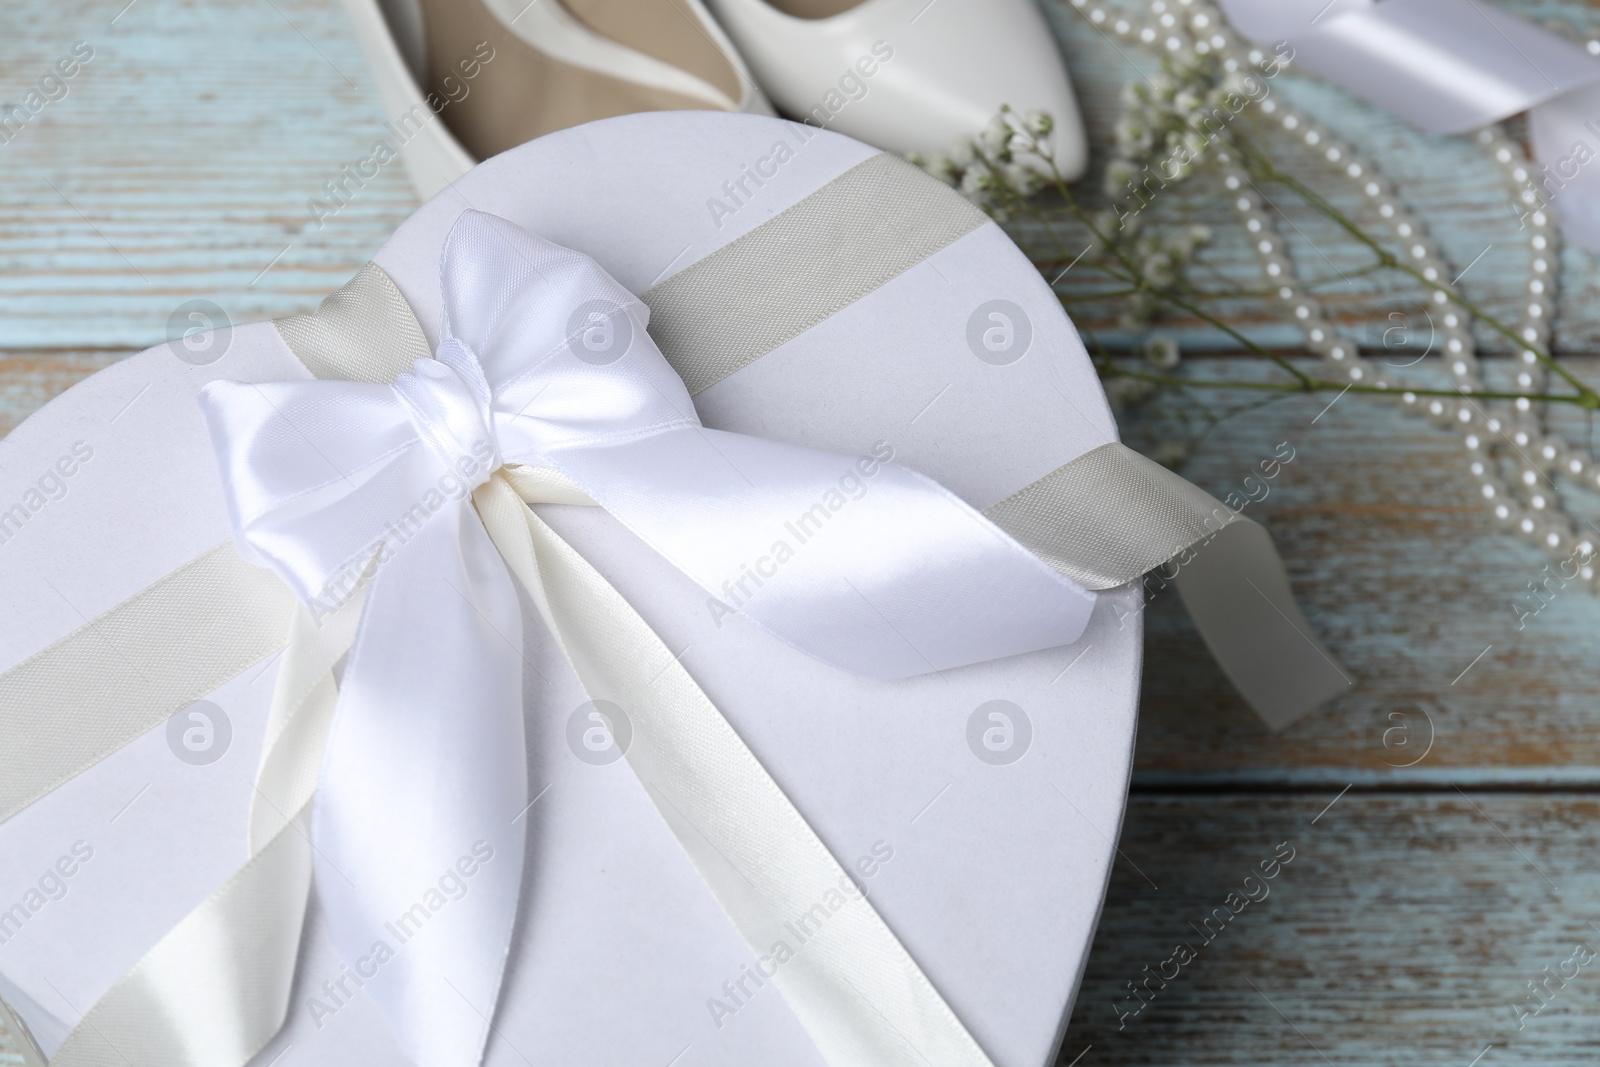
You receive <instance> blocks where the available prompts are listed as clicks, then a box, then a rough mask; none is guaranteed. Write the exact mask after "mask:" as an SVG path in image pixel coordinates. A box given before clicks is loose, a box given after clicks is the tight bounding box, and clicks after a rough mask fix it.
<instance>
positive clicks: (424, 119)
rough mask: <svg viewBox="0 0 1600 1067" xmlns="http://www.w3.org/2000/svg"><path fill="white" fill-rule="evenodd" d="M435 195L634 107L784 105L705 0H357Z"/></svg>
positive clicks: (401, 134) (415, 163)
mask: <svg viewBox="0 0 1600 1067" xmlns="http://www.w3.org/2000/svg"><path fill="white" fill-rule="evenodd" d="M344 3H345V8H346V10H347V11H348V12H349V15H350V20H351V22H352V24H353V27H354V29H355V31H356V36H357V38H358V39H359V40H360V42H361V47H362V51H363V52H364V53H365V54H366V57H367V64H368V66H369V67H370V68H371V70H372V73H373V76H374V78H375V80H376V81H377V83H378V91H379V94H380V95H381V97H382V99H383V106H384V111H385V113H386V114H387V116H388V118H389V128H390V134H391V137H390V141H391V142H397V144H396V147H397V148H398V150H399V153H400V156H401V158H402V159H404V160H405V164H406V170H407V171H408V173H409V174H410V176H411V183H412V185H413V186H414V187H415V188H416V190H417V194H418V195H419V196H421V197H422V198H423V199H427V198H428V197H430V196H432V195H433V194H434V193H436V192H438V191H439V190H440V189H442V188H444V187H445V186H446V185H448V184H450V182H452V181H454V180H455V179H456V178H458V177H460V176H461V175H463V174H465V173H466V172H467V171H468V170H470V169H471V168H472V166H473V165H474V164H475V163H476V162H477V161H478V160H480V159H486V158H488V157H489V156H492V155H495V154H496V153H499V152H503V151H505V150H506V149H508V148H513V147H515V146H516V145H519V144H521V143H523V142H524V141H531V140H533V139H534V138H535V137H540V136H543V135H544V134H546V133H551V132H553V131H555V130H559V129H564V128H566V127H568V126H576V125H578V124H580V123H583V122H589V121H591V120H594V119H600V118H608V117H610V116H612V115H624V114H628V113H630V112H634V111H660V110H673V109H686V108H687V109H696V110H708V109H709V110H724V111H747V112H753V113H756V114H764V115H765V114H771V113H772V108H771V105H770V104H768V103H767V99H766V97H765V96H763V95H762V93H761V90H760V89H759V88H757V87H756V84H755V81H754V80H753V79H752V78H751V76H750V72H749V70H748V69H747V68H746V67H745V65H744V61H743V60H742V59H741V58H740V57H739V54H738V52H737V51H736V50H735V49H734V47H733V44H732V42H730V41H729V40H728V38H727V36H726V35H725V34H724V33H723V31H722V29H721V28H720V27H719V26H718V25H717V23H716V21H715V20H714V19H712V18H711V16H710V14H709V13H708V12H707V11H706V9H705V7H704V6H703V5H702V4H701V2H700V0H534V2H531V3H530V2H529V0H344Z"/></svg>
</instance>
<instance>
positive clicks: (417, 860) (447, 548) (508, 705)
mask: <svg viewBox="0 0 1600 1067" xmlns="http://www.w3.org/2000/svg"><path fill="white" fill-rule="evenodd" d="M441 271H442V283H443V294H444V301H443V306H444V317H443V323H442V327H441V338H442V339H441V343H440V345H439V348H438V350H437V352H436V357H437V358H436V359H435V360H417V361H416V364H415V369H414V372H412V373H409V374H402V375H401V376H400V377H399V378H398V379H397V380H396V381H395V382H394V383H393V384H392V385H377V384H366V383H360V382H341V381H292V382H273V383H263V384H246V383H237V382H218V383H213V384H212V385H210V386H208V387H207V388H206V389H205V391H204V393H203V395H202V408H203V410H204V412H205V415H206V419H207V422H208V425H209V427H210V430H211V436H212V440H213V443H214V445H215V447H216V451H217V454H218V456H219V462H220V466H221V472H222V482H223V488H224V493H225V496H226V498H227V502H228V507H229V511H230V516H231V518H232V522H233V526H234V530H235V534H236V538H237V541H238V543H239V547H240V551H241V552H242V553H245V554H246V555H247V557H248V558H251V559H253V560H255V561H257V562H260V563H263V564H265V565H266V566H269V567H271V568H272V569H273V570H274V571H275V572H276V573H277V574H278V575H279V577H281V578H282V579H283V580H284V582H286V583H287V584H288V585H289V587H290V588H291V589H293V590H294V592H295V594H296V595H297V596H298V597H299V598H300V599H301V600H302V601H303V602H305V603H306V604H307V605H308V606H310V608H311V609H312V612H313V613H314V614H317V615H319V616H320V615H322V614H325V613H328V612H334V613H335V616H336V617H337V616H339V615H342V614H343V613H341V612H338V610H337V609H338V608H339V606H341V605H342V604H344V603H345V602H346V601H347V600H348V599H349V597H350V596H351V594H352V593H353V592H355V591H356V590H358V589H361V588H363V587H364V586H363V582H362V579H363V576H366V577H368V578H369V579H370V583H369V584H367V585H366V586H365V587H364V588H365V589H366V592H365V608H364V610H363V612H362V616H361V622H360V627H359V630H358V631H357V633H356V636H355V643H354V647H353V648H352V649H351V652H350V655H349V659H348V662H347V665H346V668H345V671H344V675H343V680H342V684H341V685H340V687H339V693H338V703H337V709H336V711H335V713H334V721H333V725H332V727H331V731H330V736H329V739H328V742H327V753H326V757H325V761H324V763H323V767H322V773H321V779H320V785H319V786H318V795H317V801H316V804H315V819H314V841H315V844H316V849H315V851H316V860H315V864H316V881H317V887H318V892H319V893H320V894H321V899H322V902H323V905H324V908H325V910H326V913H327V916H328V925H329V930H330V933H331V935H332V937H333V940H334V942H335V944H336V946H337V948H338V949H339V951H340V953H341V954H342V955H343V956H344V958H345V959H346V961H347V962H349V963H350V965H351V967H352V969H353V970H355V971H356V972H357V973H358V974H360V975H361V976H362V977H363V978H364V979H369V981H368V982H367V986H366V988H367V990H368V992H369V993H371V994H372V995H373V996H374V998H375V999H376V1000H377V1001H378V1002H379V1003H380V1005H382V1007H383V1008H384V1010H385V1011H386V1012H387V1014H388V1015H389V1017H390V1019H391V1020H392V1022H393V1025H394V1027H395V1029H396V1032H397V1034H398V1035H399V1037H400V1039H401V1041H402V1043H403V1045H404V1046H405V1047H406V1048H407V1049H408V1050H409V1051H410V1052H411V1053H412V1054H413V1055H414V1056H415V1057H416V1059H417V1061H418V1062H420V1063H426V1064H430V1065H431V1064H441V1065H447V1067H448V1065H457V1064H465V1065H470V1064H475V1063H477V1062H478V1060H479V1059H480V1058H481V1055H482V1050H483V1047H484V1042H485V1040H486V1037H487V1033H488V1029H489V1025H490V1023H489V1020H490V1019H491V1018H492V1017H493V1014H494V1011H495V1003H496V1000H497V998H498V992H499V986H500V981H501V977H502V973H503V970H504V965H505V959H506V952H507V947H508V943H509V938H510V935H511V930H512V926H513V923H514V919H515V915H516V908H517V900H518V891H519V886H520V884H521V875H522V866H523V840H522V836H521V834H520V833H518V832H516V826H514V825H513V823H512V820H513V818H514V817H515V816H516V815H517V814H518V813H519V812H520V811H521V810H522V809H523V807H524V806H525V805H526V803H527V784H526V780H525V770H524V765H525V755H524V740H523V725H522V716H523V693H522V684H521V683H522V670H523V663H522V625H523V623H522V612H521V608H520V605H519V603H518V597H517V592H516V588H515V585H514V584H513V580H512V577H511V574H510V572H509V571H508V569H507V566H506V563H505V561H504V560H503V559H502V555H501V551H500V550H499V549H497V548H496V544H495V542H494V541H492V540H491V538H490V536H489V533H488V532H486V530H485V528H484V524H483V522H482V521H480V519H479V516H478V514H477V513H476V512H475V511H474V508H473V505H472V498H473V490H474V489H476V488H478V487H480V486H484V485H486V484H487V483H489V482H490V480H491V477H492V476H496V472H499V471H501V470H502V468H504V469H505V474H508V475H510V476H512V477H515V476H516V475H517V472H518V471H519V470H521V469H523V468H528V467H533V468H548V469H553V470H555V471H558V472H559V473H560V475H561V476H564V478H565V480H566V481H568V482H570V483H572V484H573V485H575V486H576V487H577V489H578V490H579V491H581V493H582V494H584V495H586V496H587V497H589V498H591V499H593V500H594V501H596V502H597V503H598V504H600V505H601V506H603V507H605V508H606V509H607V510H608V511H609V512H610V513H611V514H612V515H613V516H615V517H616V518H617V519H618V520H620V521H621V522H623V523H624V524H625V525H626V526H628V527H629V529H631V530H632V531H633V532H634V533H635V534H637V535H638V536H639V537H640V538H641V539H643V540H644V541H645V542H646V543H648V544H649V545H651V546H652V547H653V548H654V549H655V550H656V551H658V552H660V553H661V554H662V555H663V556H664V557H665V558H666V559H668V560H669V561H671V562H672V563H673V564H674V565H676V566H677V567H679V568H680V569H681V570H682V571H683V572H684V573H685V574H687V575H688V576H689V577H691V578H692V579H693V580H694V581H696V582H697V583H698V584H699V585H700V586H702V587H703V588H704V589H705V590H706V591H707V593H708V610H710V611H712V612H713V613H714V614H719V615H720V614H723V613H731V612H732V611H734V610H737V611H741V612H743V613H744V614H746V615H747V616H748V617H749V618H750V619H752V620H753V621H755V622H757V623H759V624H760V625H762V626H763V627H765V628H766V629H767V630H769V631H770V632H771V633H773V634H775V635H776V636H778V637H780V638H782V639H783V640H785V641H787V642H789V643H791V644H792V645H794V646H795V647H797V648H799V649H801V650H803V651H805V652H807V653H809V654H810V655H812V656H815V657H816V658H818V659H820V660H822V661H824V662H826V663H828V664H830V665H832V666H834V667H838V668H841V669H844V670H849V671H852V672H855V673H859V674H865V675H871V676H877V677H886V678H893V677H904V676H909V675H914V674H921V673H925V672H928V671H935V670H943V669H947V668H952V667H959V666H962V665H965V664H969V663H974V662H980V661H984V660H988V659H993V658H997V657H1001V656H1007V655H1013V654H1017V653H1022V652H1028V651H1033V650H1036V649H1040V648H1046V647H1052V646H1055V645H1059V644H1064V643H1068V642H1070V641H1072V640H1075V639H1076V638H1077V636H1078V635H1079V634H1080V633H1081V631H1082V629H1083V627H1084V625H1085V624H1086V623H1087V620H1088V616H1089V613H1090V610H1091V608H1092V606H1093V602H1094V601H1093V594H1091V593H1088V592H1086V591H1085V590H1083V589H1082V587H1080V586H1078V585H1076V584H1075V583H1073V582H1072V581H1071V580H1069V579H1067V578H1065V577H1063V576H1062V575H1061V574H1059V573H1058V572H1057V571H1055V570H1054V569H1052V568H1051V567H1049V566H1048V565H1047V564H1045V563H1044V562H1042V561H1041V560H1039V559H1038V558H1037V557H1036V556H1035V555H1033V554H1032V553H1031V552H1029V551H1028V550H1026V549H1024V548H1023V547H1022V546H1021V545H1019V544H1017V543H1016V542H1015V541H1014V540H1012V539H1011V538H1010V537H1009V536H1007V535H1006V534H1005V533H1003V532H1002V531H1001V530H999V528H997V527H996V526H994V525H993V524H992V523H990V522H989V521H988V520H987V519H985V518H983V517H982V516H981V515H979V514H978V513H977V512H975V511H974V510H973V509H972V508H970V507H969V506H968V505H966V504H965V503H963V502H962V501H960V500H959V499H957V498H956V497H954V496H953V495H952V494H950V493H949V492H948V491H946V490H945V489H943V488H942V487H941V486H939V485H937V484H936V483H934V482H933V481H931V480H929V479H927V478H925V477H923V476H921V475H919V474H917V473H916V472H914V471H910V470H908V469H906V468H903V467H899V466H896V465H894V464H893V463H887V462H883V461H882V459H881V456H882V455H884V454H887V453H888V452H889V451H890V449H889V448H887V447H886V448H884V449H880V450H879V453H878V454H877V455H876V456H874V457H853V456H844V455H838V454H834V453H828V452H821V451H816V450H812V449H806V448H800V447H795V446H791V445H786V444H781V443H778V442H774V441H768V440H762V439H758V438H753V437H748V436H744V435H739V434H732V433H725V432H720V431H715V430H708V429H706V428H704V427H702V426H701V425H700V423H699V420H698V418H697V417H696V415H695V413H694V409H693V406H692V405H691V403H690V400H689V396H688V394H687V392H686V391H685V389H684V386H683V383H682V382H681V380H680V379H679V378H678V377H677V375H676V374H675V373H674V372H673V371H672V370H671V368H670V367H669V366H668V364H667V363H666V361H665V360H664V359H663V357H662V356H661V354H660V352H659V351H658V350H657V349H656V347H655V345H654V343H653V342H652V341H651V340H650V337H649V335H648V334H647V333H646V332H645V324H646V321H647V316H648V311H647V309H646V308H645V307H644V306H643V305H642V304H640V303H639V302H638V301H637V299H636V298H635V297H633V295H632V294H630V293H628V292H627V291H626V290H624V289H623V288H622V287H621V286H619V285H618V284H617V283H616V282H614V281H613V280H612V279H611V278H610V277H608V276H607V275H606V274H605V273H604V272H603V271H601V270H600V268H599V267H598V266H596V265H595V264H594V263H593V262H591V261H590V260H589V259H587V258H586V257H584V256H582V255H579V254H577V253H575V252H571V251H569V250H567V249H563V248H560V247H558V246H556V245H553V244H550V243H549V242H546V241H543V240H541V239H539V238H536V237H533V236H531V235H529V234H527V233H525V232H523V231H521V230H519V229H518V228H516V227H515V226H513V225H512V224H510V223H508V222H506V221H504V220H502V219H499V218H496V217H494V216H490V215H485V214H482V213H479V212H471V211H469V212H466V213H465V214H463V216H462V217H461V219H460V220H459V221H458V222H457V224H456V226H455V228H454V229H453V230H452V231H451V233H450V235H449V237H448V238H447V240H446V242H445V248H444V253H443V260H442V265H441ZM504 477H505V475H501V476H500V477H499V478H498V479H497V482H496V484H497V485H498V484H499V481H503V480H504ZM478 495H479V497H480V500H481V499H488V498H487V497H484V496H483V494H482V493H481V492H480V493H479V494H478ZM500 495H501V496H504V495H505V493H504V492H501V493H500ZM481 506H482V505H481V504H480V507H481ZM517 506H518V507H522V505H520V504H518V505H517ZM522 510H523V511H524V512H525V510H526V509H525V507H524V508H522ZM501 525H504V523H503V522H502V523H501ZM780 544H782V545H784V546H787V551H782V550H780V549H779V545H780ZM530 566H531V564H528V563H527V562H526V561H524V562H522V563H520V564H518V567H519V570H518V573H519V577H522V578H523V580H524V582H525V583H526V582H527V581H529V580H532V579H530V578H528V577H525V576H524V572H525V571H527V570H528V568H529V567H530ZM535 577H536V576H535ZM530 592H532V590H530ZM579 666H580V673H582V670H581V669H582V664H579ZM730 751H731V750H730ZM469 871H470V873H469ZM724 905H725V906H728V901H726V900H724ZM735 920H736V921H738V916H737V915H736V916H735ZM380 944H381V945H383V946H385V949H386V951H385V952H383V953H380V952H379V951H378V946H379V945H380ZM379 955H382V956H383V957H384V958H382V959H378V958H377V957H378V956H379ZM912 969H913V970H914V968H912ZM441 978H442V979H443V980H445V981H447V982H448V983H449V985H450V986H451V987H453V988H454V990H455V995H453V996H452V995H450V994H449V992H448V991H443V992H441V990H442V987H441V986H440V985H439V982H440V980H441ZM951 1022H952V1023H953V1020H951ZM941 1025H942V1024H941ZM957 1029H959V1027H957ZM973 1051H974V1053H975V1052H976V1050H973Z"/></svg>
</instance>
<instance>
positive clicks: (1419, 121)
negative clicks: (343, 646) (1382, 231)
mask: <svg viewBox="0 0 1600 1067" xmlns="http://www.w3.org/2000/svg"><path fill="white" fill-rule="evenodd" d="M1220 3H1221V4H1222V8H1223V11H1224V12H1225V13H1226V14H1227V16H1228V18H1229V20H1230V21H1231V22H1232V23H1233V24H1234V26H1235V27H1237V28H1238V30H1239V32H1240V33H1242V34H1244V35H1245V36H1246V37H1248V38H1250V39H1251V40H1253V41H1255V42H1256V43H1258V44H1262V45H1271V44H1275V43H1277V42H1279V41H1285V40H1286V41H1288V42H1289V44H1290V45H1291V46H1293V48H1294V61H1295V62H1296V63H1298V64H1301V65H1303V66H1305V67H1306V68H1307V69H1308V70H1312V71H1315V72H1316V73H1317V74H1320V75H1322V76H1323V77H1325V78H1327V79H1328V80H1329V81H1331V82H1334V83H1335V84H1337V85H1339V86H1341V87H1343V88H1345V89H1348V90H1350V91H1351V92H1353V93H1355V94H1357V95H1358V96H1361V97H1364V98H1366V99H1367V100H1370V101H1372V102H1373V103H1375V104H1378V105H1379V106H1381V107H1384V108H1386V109H1388V110H1390V111H1392V112H1394V113H1395V114H1397V115H1399V116H1400V117H1401V118H1404V119H1406V120H1407V121H1409V122H1412V123H1414V124H1415V125H1417V126H1419V127H1421V128H1422V129H1424V130H1427V131H1429V132H1430V133H1461V132H1464V131H1466V130H1472V129H1477V128H1478V127H1481V126H1486V125H1488V124H1489V123H1491V122H1499V121H1500V120H1502V119H1506V118H1509V117H1510V116H1512V115H1516V114H1518V113H1520V112H1523V111H1527V112H1529V120H1530V126H1531V131H1532V139H1533V149H1534V155H1535V157H1536V158H1537V159H1538V161H1539V162H1540V163H1542V164H1544V165H1545V166H1546V167H1547V168H1548V170H1547V174H1548V175H1553V180H1550V181H1548V182H1547V184H1545V185H1543V186H1542V194H1543V195H1544V196H1547V197H1551V198H1552V199H1554V200H1555V201H1556V202H1557V203H1558V204H1559V206H1560V207H1561V209H1562V211H1561V216H1560V220H1559V221H1560V222H1561V226H1562V229H1563V232H1565V233H1566V235H1567V236H1568V237H1569V238H1570V239H1571V240H1572V241H1574V242H1575V243H1577V244H1579V245H1581V246H1582V247H1584V248H1586V249H1588V250H1589V251H1591V252H1596V253H1600V166H1590V165H1585V163H1584V162H1577V161H1575V159H1574V155H1575V153H1574V149H1575V146H1578V145H1580V144H1581V145H1583V146H1585V147H1586V153H1584V152H1579V153H1577V155H1578V156H1582V157H1583V159H1584V160H1585V161H1586V160H1587V159H1589V158H1593V157H1595V156H1600V62H1597V61H1596V60H1595V59H1594V58H1593V57H1591V56H1589V55H1587V54H1586V53H1585V52H1584V50H1583V49H1582V48H1579V47H1578V46H1577V45H1575V44H1573V43H1571V42H1570V41H1567V40H1564V39H1562V38H1560V37H1557V36H1556V35H1554V34H1552V33H1550V32H1548V31H1546V30H1543V29H1541V28H1539V27H1538V26H1535V25H1534V24H1533V23H1531V22H1528V21H1527V20H1526V19H1523V18H1521V17H1519V16H1517V15H1513V14H1510V13H1508V12H1506V11H1503V10H1501V9H1500V8H1498V7H1496V6H1495V5H1494V4H1492V3H1490V2H1488V0H1333V2H1332V3H1331V4H1330V3H1329V2H1328V0H1220ZM1535 185H1536V186H1538V185H1539V182H1538V181H1537V180H1536V181H1535Z"/></svg>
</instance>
